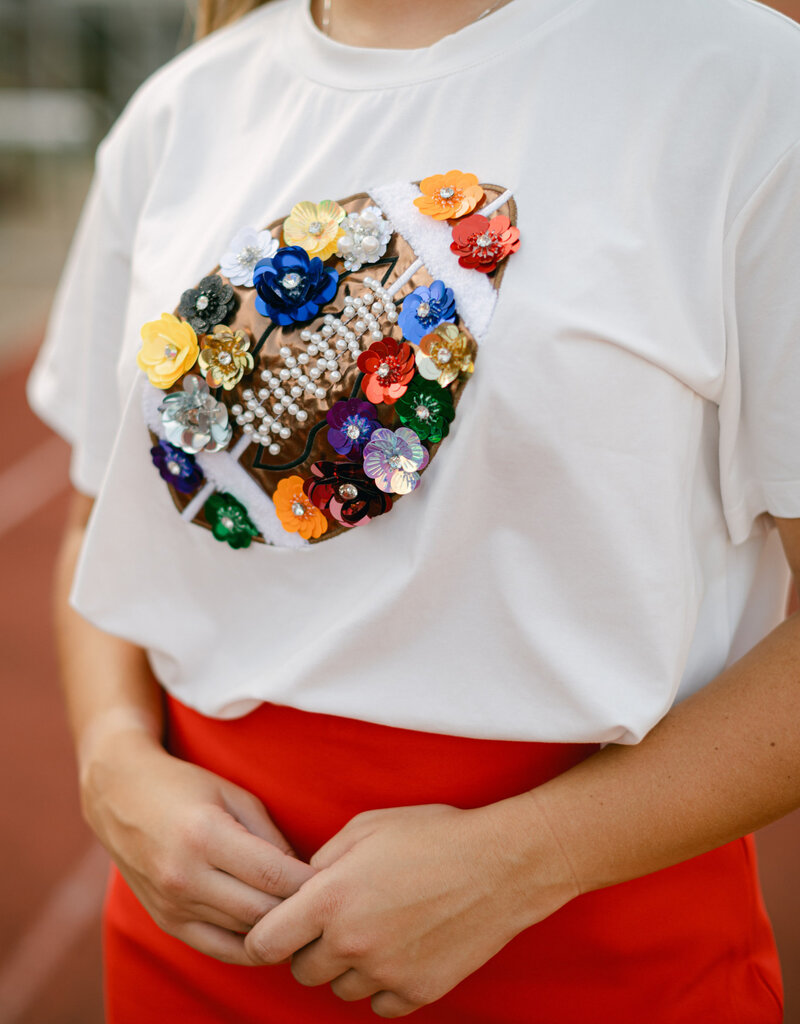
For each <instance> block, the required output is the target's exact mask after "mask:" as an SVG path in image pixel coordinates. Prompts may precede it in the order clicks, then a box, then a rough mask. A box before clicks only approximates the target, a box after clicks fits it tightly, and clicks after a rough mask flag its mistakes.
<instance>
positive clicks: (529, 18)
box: [285, 0, 581, 90]
mask: <svg viewBox="0 0 800 1024" xmlns="http://www.w3.org/2000/svg"><path fill="white" fill-rule="evenodd" d="M580 2H581V0H511V3H508V4H506V5H505V6H504V7H501V8H500V9H499V10H497V11H494V12H493V13H492V14H489V15H487V16H486V17H485V18H482V19H481V20H480V21H474V22H472V23H471V24H469V25H465V26H464V28H461V29H459V30H458V31H456V32H453V33H451V34H450V35H447V36H444V37H443V38H442V39H440V40H438V41H437V42H435V43H433V44H432V45H431V46H426V47H422V48H420V49H411V50H405V49H404V50H396V49H385V48H382V47H364V46H349V45H347V44H346V43H340V42H337V41H336V40H334V39H331V38H330V37H329V36H326V35H325V34H324V33H323V32H322V31H321V30H320V29H319V28H317V26H316V24H315V22H314V19H313V18H312V16H311V5H310V3H309V0H289V4H288V11H287V14H288V26H287V29H288V37H287V46H286V50H285V54H286V57H287V59H288V60H290V61H291V64H292V67H293V68H294V69H295V70H296V71H298V72H299V73H301V74H303V75H304V76H305V77H307V78H310V79H312V80H313V81H316V82H319V83H321V84H324V85H330V86H334V87H338V88H343V89H350V90H375V89H387V88H393V87H397V86H402V85H408V84H411V83H415V82H423V81H426V80H432V79H436V78H443V77H445V76H447V75H449V74H452V73H453V72H455V71H460V70H464V69H466V68H469V67H472V66H474V65H476V64H480V63H482V62H483V61H486V60H489V59H491V58H492V57H496V56H499V55H501V54H502V53H503V52H504V51H506V50H508V49H511V48H512V47H515V46H516V45H518V43H519V41H520V38H521V37H523V36H526V35H529V34H531V33H533V32H536V31H538V30H539V29H541V28H542V27H543V26H544V24H545V23H546V22H549V21H551V20H552V19H553V18H555V17H557V16H558V15H559V14H561V13H562V12H563V11H565V10H566V9H567V8H569V7H572V6H573V5H574V4H577V3H580Z"/></svg>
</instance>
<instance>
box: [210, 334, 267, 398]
mask: <svg viewBox="0 0 800 1024" xmlns="http://www.w3.org/2000/svg"><path fill="white" fill-rule="evenodd" d="M250 340H251V339H250V335H249V334H248V333H247V331H232V330H231V329H230V327H226V326H225V324H217V326H216V327H215V328H214V332H213V334H206V335H205V336H204V337H203V347H202V348H201V349H200V356H199V358H198V364H199V366H200V369H201V370H202V371H203V373H204V374H205V375H206V384H208V386H209V387H210V388H219V387H222V388H225V390H226V391H230V390H231V389H232V388H234V387H236V385H237V384H238V383H239V381H240V380H241V379H242V376H243V375H244V373H245V372H249V371H250V370H252V369H253V357H252V355H251V354H250V352H249V351H248V349H249V348H250Z"/></svg>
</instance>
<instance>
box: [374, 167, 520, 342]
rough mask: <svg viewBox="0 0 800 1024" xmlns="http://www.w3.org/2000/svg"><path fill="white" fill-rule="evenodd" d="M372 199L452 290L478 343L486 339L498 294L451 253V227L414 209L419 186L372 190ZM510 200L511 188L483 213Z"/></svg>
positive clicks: (395, 185) (403, 183)
mask: <svg viewBox="0 0 800 1024" xmlns="http://www.w3.org/2000/svg"><path fill="white" fill-rule="evenodd" d="M369 194H370V196H371V197H372V198H373V199H374V200H375V202H376V203H377V204H378V206H380V208H381V209H382V210H383V212H384V214H385V215H386V216H387V217H388V218H389V220H390V221H391V222H392V225H393V226H394V228H395V229H396V230H397V231H399V232H400V234H401V235H402V236H403V238H405V240H406V241H407V242H408V244H409V245H410V246H411V248H412V249H413V250H414V252H415V253H416V254H417V256H418V257H419V258H420V259H421V260H422V262H423V263H424V264H425V266H426V267H427V268H428V270H429V272H430V273H431V275H432V276H433V277H434V278H439V280H441V281H444V283H445V284H446V285H447V287H448V288H452V289H453V294H454V295H455V300H456V310H457V311H458V315H459V316H460V317H461V319H462V320H463V321H464V323H465V324H466V325H467V327H468V328H469V330H470V331H471V332H472V334H473V336H474V338H475V340H476V341H477V342H478V344H481V343H482V342H483V340H484V337H485V335H486V332H487V330H488V329H489V323H490V322H491V319H492V313H494V307H495V302H496V301H497V292H496V291H495V289H494V288H493V287H492V284H491V282H490V281H489V280H488V278H487V277H486V275H485V274H481V273H480V272H477V271H475V270H470V269H468V268H467V267H462V266H461V264H460V263H459V262H458V257H457V256H456V255H455V254H454V253H452V252H451V251H450V243H451V242H452V240H453V237H452V233H451V230H450V226H449V225H448V224H447V223H446V222H445V221H438V220H434V219H433V217H428V216H426V215H425V214H424V213H420V211H419V210H418V209H417V208H416V206H414V200H415V199H417V198H418V197H419V196H421V195H422V193H421V192H420V190H419V188H418V187H417V186H416V185H412V184H410V183H409V182H406V181H396V182H393V183H392V184H390V185H379V186H377V187H375V188H371V189H370V190H369ZM510 197H511V191H510V189H509V190H507V191H506V192H504V193H503V195H502V196H498V198H497V199H496V200H494V201H493V202H492V203H491V204H490V205H489V206H487V207H485V209H484V210H481V211H480V213H482V214H486V213H489V212H493V211H494V210H496V209H498V208H499V207H500V206H502V205H503V203H505V202H507V201H508V199H509V198H510Z"/></svg>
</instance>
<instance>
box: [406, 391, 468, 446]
mask: <svg viewBox="0 0 800 1024" xmlns="http://www.w3.org/2000/svg"><path fill="white" fill-rule="evenodd" d="M395 409H396V410H397V418H398V419H399V420H400V422H401V423H402V424H404V426H406V427H411V429H412V430H413V431H414V432H415V433H416V434H417V435H418V436H419V438H420V440H421V441H430V442H431V443H433V444H436V443H437V442H438V441H441V440H442V438H443V437H447V432H448V431H449V429H450V424H451V423H452V422H453V419H454V418H455V415H456V410H455V407H454V405H453V396H452V395H451V394H450V392H449V391H448V390H447V388H443V387H440V386H439V384H437V383H436V381H432V380H426V378H425V377H423V376H421V375H420V374H417V375H416V376H415V377H414V379H413V380H412V381H411V384H410V385H409V387H408V391H406V393H405V394H404V395H402V396H401V397H400V398H398V400H397V404H396V405H395Z"/></svg>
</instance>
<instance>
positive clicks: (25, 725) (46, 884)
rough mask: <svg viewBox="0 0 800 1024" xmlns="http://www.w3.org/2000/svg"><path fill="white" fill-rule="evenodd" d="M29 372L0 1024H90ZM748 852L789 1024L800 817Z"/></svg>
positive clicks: (11, 414)
mask: <svg viewBox="0 0 800 1024" xmlns="http://www.w3.org/2000/svg"><path fill="white" fill-rule="evenodd" d="M28 362H29V361H25V362H24V363H20V364H19V365H17V366H16V368H14V367H13V366H12V367H11V368H10V369H9V368H7V371H6V374H7V387H6V391H5V396H4V401H3V404H2V407H0V437H3V438H4V439H5V442H6V443H5V445H4V446H3V448H2V449H0V559H1V560H0V564H1V565H2V583H3V586H2V592H1V594H0V596H2V616H1V617H0V642H2V650H3V657H2V660H1V661H0V702H1V703H0V714H2V721H3V722H4V723H5V735H4V743H3V744H2V746H0V772H2V777H3V778H4V779H5V780H6V784H5V795H4V814H3V818H2V823H1V825H0V827H2V833H1V835H2V844H1V845H0V870H2V879H3V885H2V907H3V914H2V915H0V1024H100V1022H101V1021H102V1019H103V1014H102V1002H101V993H100V964H99V961H100V940H99V934H98V922H99V900H100V896H101V894H102V888H103V881H104V873H105V865H104V857H103V854H102V853H101V852H100V851H99V850H98V848H97V846H96V844H95V843H94V842H93V840H92V838H91V836H90V835H89V833H88V831H87V830H86V828H85V827H84V825H83V824H82V822H81V820H80V816H79V811H78V804H77V799H76V788H75V783H74V770H73V759H72V753H71V747H70V742H69V738H68V735H67V730H66V727H65V724H64V720H63V715H62V710H61V701H60V697H59V693H58V686H57V682H56V665H55V657H54V652H53V642H52V638H51V630H50V596H49V591H50V576H51V571H52V564H53V559H54V556H55V552H56V549H57V546H58V539H59V531H60V526H61V522H62V519H63V514H64V507H65V499H66V493H67V469H66V467H67V458H68V453H67V449H66V446H65V445H63V444H61V443H60V442H56V441H54V440H53V439H52V435H50V434H49V433H48V431H47V430H46V428H44V427H43V426H41V424H39V422H38V421H37V420H36V419H35V418H34V417H33V415H32V414H31V413H30V412H29V411H28V410H27V406H26V403H25V399H24V394H23V384H24V380H25V376H26V373H27V368H28ZM43 446H44V447H43ZM15 519H16V520H17V521H16V523H15V522H14V521H15ZM759 845H760V854H761V869H762V877H763V883H764V890H765V896H766V899H767V904H768V906H769V908H770V911H771V913H772V917H773V921H774V924H775V931H776V934H777V937H778V944H779V948H780V951H781V958H782V961H783V965H784V974H785V981H786V989H787V1015H786V1024H800V874H799V873H798V871H797V866H798V852H799V851H800V812H798V813H795V814H794V815H791V816H790V817H788V818H786V819H784V820H783V821H782V822H778V823H777V824H775V825H772V826H771V827H770V828H768V829H765V830H764V832H763V833H762V834H761V836H760V843H759ZM143 1024H145V1022H143ZM147 1024H167V1022H166V1021H164V1022H160V1021H151V1022H147ZM169 1024H183V1022H172V1021H170V1022H169ZM187 1024H190V1022H187ZM220 1024H234V1022H220ZM281 1024H291V1022H281ZM587 1024H588V1022H587ZM642 1024H646V1022H642ZM692 1024H694V1022H692ZM697 1024H728V1022H726V1021H722V1020H720V1021H713V1022H712V1021H706V1022H697Z"/></svg>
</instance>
